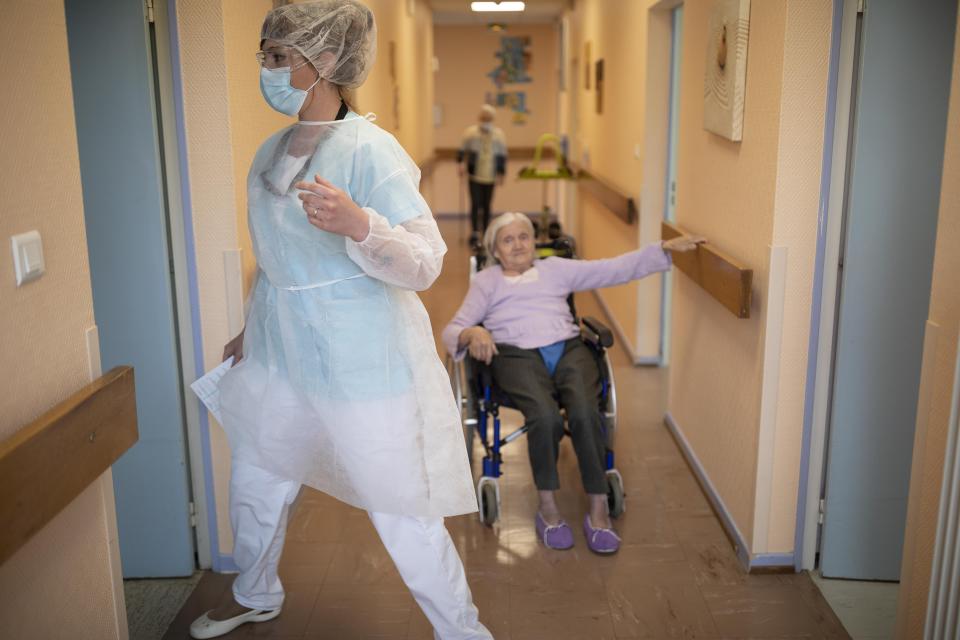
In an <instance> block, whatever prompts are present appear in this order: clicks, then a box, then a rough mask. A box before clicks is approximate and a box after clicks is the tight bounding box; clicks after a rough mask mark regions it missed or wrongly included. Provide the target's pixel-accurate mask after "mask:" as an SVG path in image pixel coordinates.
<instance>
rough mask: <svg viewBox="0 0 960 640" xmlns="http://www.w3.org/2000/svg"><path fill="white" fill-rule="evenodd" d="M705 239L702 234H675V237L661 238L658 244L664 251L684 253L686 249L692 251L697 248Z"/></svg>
mask: <svg viewBox="0 0 960 640" xmlns="http://www.w3.org/2000/svg"><path fill="white" fill-rule="evenodd" d="M706 241H707V239H706V238H704V237H703V236H677V237H676V238H670V239H669V240H663V241H662V242H661V243H660V246H661V247H662V248H663V250H664V251H671V252H676V253H685V252H687V251H693V250H694V249H696V248H697V245H700V244H704V243H706Z"/></svg>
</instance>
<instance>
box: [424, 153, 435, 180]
mask: <svg viewBox="0 0 960 640" xmlns="http://www.w3.org/2000/svg"><path fill="white" fill-rule="evenodd" d="M436 166H437V156H436V155H432V156H430V157H429V158H427V159H426V160H423V161H422V162H421V163H420V177H421V178H426V177H428V176H430V174H432V173H433V170H434V169H435V168H436Z"/></svg>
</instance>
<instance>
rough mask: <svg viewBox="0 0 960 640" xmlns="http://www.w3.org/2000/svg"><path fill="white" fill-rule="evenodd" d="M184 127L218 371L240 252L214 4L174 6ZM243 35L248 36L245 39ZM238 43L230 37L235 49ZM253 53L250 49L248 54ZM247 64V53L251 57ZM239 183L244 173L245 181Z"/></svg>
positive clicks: (215, 446)
mask: <svg viewBox="0 0 960 640" xmlns="http://www.w3.org/2000/svg"><path fill="white" fill-rule="evenodd" d="M177 23H178V31H179V35H180V62H181V69H180V73H181V77H182V82H183V110H184V121H185V122H184V126H185V130H186V141H187V148H186V149H185V151H186V155H187V167H188V171H189V174H190V198H191V203H192V206H193V211H192V213H193V232H194V237H195V238H196V265H197V286H198V289H199V298H200V330H201V332H202V335H203V362H204V365H205V367H206V369H207V370H209V369H212V368H213V367H215V366H216V365H218V364H219V363H220V359H221V356H222V354H223V345H224V343H225V342H226V341H227V340H228V339H229V338H230V337H231V336H229V335H228V334H229V330H228V314H229V309H228V308H227V284H226V283H227V280H226V278H227V276H228V274H226V273H225V270H224V258H223V255H224V252H225V251H234V250H236V249H237V248H238V247H240V246H241V245H240V241H241V240H240V234H239V232H238V229H239V226H240V225H239V224H238V219H239V218H240V215H239V214H238V208H237V201H236V197H237V190H236V181H237V176H236V174H235V171H236V164H235V163H234V160H233V144H232V141H233V140H232V131H231V121H230V118H231V109H230V104H229V95H230V92H229V77H230V76H229V73H228V68H227V64H226V40H227V37H226V35H225V33H224V26H225V23H224V17H223V12H222V11H221V3H220V2H208V1H206V0H181V1H179V2H177ZM248 32H249V31H248V30H247V31H246V33H248ZM255 37H256V36H255ZM241 39H242V36H237V37H236V40H235V41H236V42H239V41H240V40H241ZM257 45H259V41H256V42H254V43H253V44H252V45H251V47H253V48H254V50H255V47H257ZM250 55H251V56H252V53H251V54H250ZM243 176H244V180H245V179H246V178H245V176H246V173H245V172H244V174H243ZM210 431H211V433H210V441H211V457H212V462H213V468H214V480H215V487H216V488H215V491H214V499H215V500H216V505H217V534H218V538H219V540H218V543H219V549H220V552H221V553H222V554H228V553H230V552H231V550H232V549H233V535H232V533H231V531H230V519H229V517H228V510H227V504H228V503H227V500H228V495H227V493H226V491H225V490H224V489H226V480H225V479H224V478H229V465H230V450H229V448H228V447H226V440H225V438H224V436H223V432H222V430H221V428H220V426H219V425H218V424H216V421H214V420H213V418H212V417H210Z"/></svg>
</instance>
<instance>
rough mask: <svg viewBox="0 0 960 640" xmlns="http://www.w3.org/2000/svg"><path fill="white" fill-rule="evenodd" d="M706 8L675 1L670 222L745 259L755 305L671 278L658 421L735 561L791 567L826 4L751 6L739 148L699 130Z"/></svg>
mask: <svg viewBox="0 0 960 640" xmlns="http://www.w3.org/2000/svg"><path fill="white" fill-rule="evenodd" d="M709 13H710V5H709V3H704V2H688V3H686V4H685V5H684V42H683V54H682V55H683V65H682V69H681V80H680V82H681V106H680V124H679V127H680V134H679V135H680V141H679V158H678V169H677V171H678V178H677V179H678V200H677V224H678V225H679V226H681V227H683V228H685V229H687V230H689V231H691V232H693V233H697V234H701V235H704V236H706V237H707V238H708V239H709V241H710V242H712V243H714V244H715V245H716V246H717V247H720V248H722V250H723V251H726V252H728V253H730V254H731V255H733V256H735V257H736V258H737V259H738V260H740V261H742V262H743V263H744V264H747V265H749V266H750V267H751V268H753V281H754V291H753V307H752V309H751V317H750V318H749V319H746V320H741V319H737V318H736V317H734V316H733V315H732V314H730V313H729V312H728V311H727V310H726V309H724V308H723V307H722V306H720V305H719V304H718V303H717V302H716V301H715V300H713V299H712V298H711V297H710V296H709V295H708V294H706V292H705V291H704V290H702V289H700V288H699V287H698V286H696V285H695V284H694V283H693V282H692V281H690V280H689V279H687V278H685V277H683V276H680V275H678V276H677V277H675V278H674V279H673V282H674V285H673V309H672V318H673V325H672V340H671V353H672V354H673V357H672V363H671V367H670V373H669V378H670V381H669V398H668V407H667V409H668V421H669V422H670V423H671V424H672V425H673V427H674V428H675V430H676V431H677V432H678V434H679V436H680V438H681V440H682V441H685V443H686V446H687V447H688V453H689V454H690V455H691V456H692V457H694V458H695V459H696V461H697V466H699V468H700V471H701V472H702V474H703V476H704V477H705V478H706V480H707V481H708V482H709V483H710V484H711V485H712V491H713V493H714V494H715V497H716V498H718V499H719V501H720V502H721V504H722V511H725V516H726V519H727V521H728V527H730V528H732V529H734V535H735V536H736V537H737V538H738V545H739V546H740V547H741V553H742V556H741V560H742V561H743V562H744V563H745V564H748V563H749V564H750V565H751V566H756V565H763V564H771V565H782V566H790V565H792V564H793V548H794V535H795V527H796V505H797V495H798V494H797V491H798V478H799V464H800V451H801V445H802V426H803V394H804V388H805V379H806V363H807V347H808V340H809V326H810V311H809V309H810V298H811V291H812V288H813V286H812V276H813V271H814V259H815V252H816V229H817V220H818V206H819V193H820V178H821V158H822V154H823V136H824V121H825V111H826V90H827V75H828V74H827V71H828V62H829V60H828V57H829V52H830V33H831V19H832V6H831V2H829V0H816V1H814V2H811V1H807V0H787V1H781V2H753V3H751V10H750V38H749V50H748V54H747V72H746V73H747V78H746V96H745V107H744V116H743V141H742V142H739V143H734V142H731V141H729V140H726V139H724V138H721V137H719V136H716V135H714V134H712V133H709V132H707V131H706V130H704V128H703V99H702V92H703V77H704V61H705V59H706V46H707V32H708V31H707V30H708V27H707V25H708V20H709ZM772 301H776V304H773V302H772Z"/></svg>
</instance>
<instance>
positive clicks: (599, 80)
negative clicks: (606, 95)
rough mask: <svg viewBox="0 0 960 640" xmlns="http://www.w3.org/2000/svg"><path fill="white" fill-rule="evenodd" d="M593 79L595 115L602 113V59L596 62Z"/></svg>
mask: <svg viewBox="0 0 960 640" xmlns="http://www.w3.org/2000/svg"><path fill="white" fill-rule="evenodd" d="M594 77H595V78H596V81H597V113H603V58H601V59H599V60H597V69H596V72H595V73H594Z"/></svg>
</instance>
